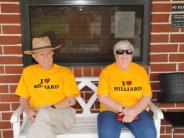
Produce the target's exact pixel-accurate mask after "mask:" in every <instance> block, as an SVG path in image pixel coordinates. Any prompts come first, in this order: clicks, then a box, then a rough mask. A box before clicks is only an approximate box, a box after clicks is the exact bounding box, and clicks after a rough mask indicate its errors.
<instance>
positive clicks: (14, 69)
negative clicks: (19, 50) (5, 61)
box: [5, 66, 23, 74]
mask: <svg viewBox="0 0 184 138" xmlns="http://www.w3.org/2000/svg"><path fill="white" fill-rule="evenodd" d="M22 69H23V68H22V67H21V66H5V73H6V74H21V73H22Z"/></svg>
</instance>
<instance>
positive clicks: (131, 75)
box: [97, 63, 152, 111]
mask: <svg viewBox="0 0 184 138" xmlns="http://www.w3.org/2000/svg"><path fill="white" fill-rule="evenodd" d="M97 94H98V95H102V94H106V95H108V96H109V97H110V98H112V99H114V100H115V101H117V102H119V103H121V104H122V105H124V106H129V107H130V106H133V105H135V104H136V103H137V102H138V100H139V99H140V98H141V97H143V96H144V95H152V91H151V87H150V81H149V76H148V75H147V72H146V70H145V69H144V67H142V66H140V65H138V64H136V63H131V65H130V69H129V70H127V71H123V70H121V69H120V68H119V67H118V66H117V64H116V63H113V64H111V65H108V66H107V67H106V68H104V69H103V70H102V72H101V74H100V78H99V83H98V92H97ZM100 110H101V111H104V110H110V109H108V108H107V107H105V105H103V104H100Z"/></svg>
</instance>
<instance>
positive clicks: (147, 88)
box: [142, 68, 152, 95]
mask: <svg viewBox="0 0 184 138" xmlns="http://www.w3.org/2000/svg"><path fill="white" fill-rule="evenodd" d="M142 82H144V83H143V95H152V90H151V85H150V79H149V75H148V74H147V72H146V70H145V69H144V68H143V70H142Z"/></svg>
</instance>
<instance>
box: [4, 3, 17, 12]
mask: <svg viewBox="0 0 184 138" xmlns="http://www.w3.org/2000/svg"><path fill="white" fill-rule="evenodd" d="M1 12H2V13H20V7H19V5H18V4H1Z"/></svg>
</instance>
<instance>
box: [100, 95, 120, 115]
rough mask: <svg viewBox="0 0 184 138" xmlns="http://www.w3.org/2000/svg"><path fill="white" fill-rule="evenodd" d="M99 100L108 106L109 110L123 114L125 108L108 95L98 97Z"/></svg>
mask: <svg viewBox="0 0 184 138" xmlns="http://www.w3.org/2000/svg"><path fill="white" fill-rule="evenodd" d="M98 100H99V101H100V102H101V103H102V104H104V105H105V106H107V107H108V108H110V109H112V110H113V111H115V112H122V109H123V106H122V104H120V103H118V102H116V101H114V100H113V99H111V98H109V97H108V96H107V95H105V94H102V95H100V96H98Z"/></svg>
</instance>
